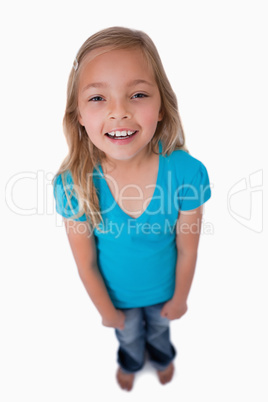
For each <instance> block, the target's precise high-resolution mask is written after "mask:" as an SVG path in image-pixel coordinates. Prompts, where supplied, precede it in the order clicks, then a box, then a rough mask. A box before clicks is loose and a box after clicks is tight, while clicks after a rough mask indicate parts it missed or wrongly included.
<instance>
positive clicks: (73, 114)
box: [55, 27, 187, 227]
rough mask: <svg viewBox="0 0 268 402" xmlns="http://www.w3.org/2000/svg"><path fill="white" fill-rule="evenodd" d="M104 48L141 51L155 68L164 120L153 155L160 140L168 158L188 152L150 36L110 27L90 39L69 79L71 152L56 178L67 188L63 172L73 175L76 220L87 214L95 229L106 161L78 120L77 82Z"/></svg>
mask: <svg viewBox="0 0 268 402" xmlns="http://www.w3.org/2000/svg"><path fill="white" fill-rule="evenodd" d="M104 47H109V50H114V49H129V48H139V49H140V50H141V51H142V52H143V54H144V56H145V57H146V59H147V60H148V62H149V63H150V64H151V66H152V68H153V71H154V75H155V80H156V83H157V85H158V89H159V92H160V96H161V111H162V114H163V119H162V120H161V121H160V122H158V125H157V128H156V131H155V134H154V136H153V138H152V140H151V143H150V144H149V145H150V147H151V150H152V152H155V153H157V152H158V142H159V140H161V143H162V154H163V155H169V154H170V153H172V152H173V151H174V150H176V149H183V150H185V151H187V149H186V147H185V137H184V131H183V127H182V123H181V119H180V116H179V111H178V105H177V98H176V95H175V93H174V92H173V90H172V88H171V85H170V83H169V80H168V78H167V76H166V73H165V70H164V68H163V65H162V62H161V59H160V56H159V54H158V51H157V49H156V47H155V45H154V43H153V41H152V40H151V39H150V37H149V36H148V35H147V34H145V33H144V32H142V31H137V30H133V29H129V28H124V27H111V28H107V29H104V30H101V31H99V32H97V33H95V34H94V35H92V36H90V37H89V38H88V39H87V40H86V41H85V42H84V44H83V45H82V46H81V48H80V49H79V51H78V53H77V56H76V59H75V64H74V66H73V68H72V70H71V73H70V76H69V80H68V87H67V102H66V109H65V114H64V119H63V129H64V134H65V137H66V140H67V143H68V146H69V153H68V155H67V157H66V158H65V159H64V161H63V163H62V164H61V166H60V168H59V171H58V172H57V174H56V176H55V178H56V177H57V176H58V175H62V176H61V177H62V180H63V185H65V184H66V181H65V175H64V173H66V172H67V171H70V172H71V174H72V178H73V182H74V189H75V191H74V192H75V193H76V196H77V198H78V200H79V205H80V213H79V214H78V215H77V216H76V217H79V216H81V215H82V214H83V213H85V214H86V216H87V218H88V219H89V221H90V224H91V225H92V226H93V227H98V225H99V223H100V222H101V213H100V208H99V199H98V195H97V192H96V188H95V186H94V182H93V171H94V169H96V168H97V166H98V165H99V164H100V163H101V161H103V160H104V158H105V154H104V153H103V152H102V151H100V150H99V149H98V148H97V147H96V146H95V145H94V144H93V143H92V142H91V141H90V139H89V137H88V135H87V133H86V131H85V128H84V127H83V126H81V125H80V123H79V121H78V83H79V73H80V70H81V65H82V64H83V61H84V60H85V58H86V56H87V55H88V54H89V52H91V51H92V50H93V49H97V48H104ZM66 196H67V202H68V204H69V205H70V207H71V201H70V198H71V196H72V194H71V195H70V194H69V193H66Z"/></svg>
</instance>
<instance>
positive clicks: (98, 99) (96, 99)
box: [89, 96, 104, 102]
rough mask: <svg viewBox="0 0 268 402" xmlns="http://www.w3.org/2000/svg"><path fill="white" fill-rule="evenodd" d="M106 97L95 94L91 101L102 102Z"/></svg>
mask: <svg viewBox="0 0 268 402" xmlns="http://www.w3.org/2000/svg"><path fill="white" fill-rule="evenodd" d="M103 100H104V99H103V98H102V97H101V96H93V98H90V99H89V102H100V101H103Z"/></svg>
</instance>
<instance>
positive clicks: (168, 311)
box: [160, 299, 188, 320]
mask: <svg viewBox="0 0 268 402" xmlns="http://www.w3.org/2000/svg"><path fill="white" fill-rule="evenodd" d="M187 310H188V307H187V303H186V302H176V301H175V300H173V299H171V300H169V301H167V302H166V303H165V304H164V306H163V308H162V310H161V313H160V315H161V316H162V317H166V318H168V319H169V320H177V319H178V318H181V317H182V316H183V315H184V314H185V313H186V311H187Z"/></svg>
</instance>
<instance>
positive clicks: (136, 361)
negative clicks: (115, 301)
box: [115, 303, 176, 373]
mask: <svg viewBox="0 0 268 402" xmlns="http://www.w3.org/2000/svg"><path fill="white" fill-rule="evenodd" d="M163 305H164V303H160V304H156V305H154V306H148V307H142V308H133V309H124V310H122V311H123V312H124V314H125V316H126V320H125V328H124V329H123V330H118V329H116V330H115V333H116V337H117V339H118V341H119V349H118V359H117V361H118V363H119V365H120V367H121V370H122V371H123V372H125V373H134V372H136V371H138V370H140V369H141V368H142V367H143V365H144V362H145V354H146V352H147V353H148V356H149V360H150V361H151V363H152V365H153V366H154V367H155V368H156V369H157V370H160V371H161V370H164V369H165V368H166V367H167V366H168V365H169V364H170V362H171V361H172V360H173V359H174V357H175V355H176V351H175V349H174V347H173V345H172V344H171V342H170V331H169V320H168V319H167V318H164V317H161V315H160V312H161V309H162V307H163Z"/></svg>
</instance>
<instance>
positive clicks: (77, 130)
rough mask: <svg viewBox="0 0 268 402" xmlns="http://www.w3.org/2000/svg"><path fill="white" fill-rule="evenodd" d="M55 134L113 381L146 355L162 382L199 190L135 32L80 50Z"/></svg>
mask: <svg viewBox="0 0 268 402" xmlns="http://www.w3.org/2000/svg"><path fill="white" fill-rule="evenodd" d="M64 131H65V135H66V138H67V142H68V145H69V154H68V156H67V157H66V159H65V160H64V162H63V163H62V165H61V167H60V169H59V172H58V173H57V175H56V177H55V181H54V194H55V199H56V209H57V212H58V213H59V214H61V215H62V216H63V217H64V222H65V226H66V231H67V235H68V239H69V242H70V246H71V249H72V252H73V255H74V258H75V261H76V264H77V268H78V272H79V275H80V277H81V280H82V282H83V284H84V286H85V288H86V290H87V292H88V294H89V296H90V298H91V300H92V302H93V303H94V305H95V307H96V308H97V310H98V311H99V313H100V315H101V317H102V323H103V325H105V326H107V327H112V328H115V330H116V336H117V339H118V341H119V350H118V363H119V368H118V371H117V380H118V382H119V385H120V386H121V388H123V389H126V390H130V389H131V388H132V386H133V380H134V373H135V372H136V371H138V370H140V369H141V368H142V366H143V364H144V360H145V352H146V353H147V354H148V356H149V358H150V360H151V362H152V364H153V365H154V367H155V368H156V370H157V374H158V377H159V380H160V382H161V383H162V384H165V383H167V382H169V381H170V380H171V378H172V376H173V371H174V366H173V360H174V357H175V354H176V352H175V349H174V347H173V345H172V344H171V342H170V334H169V322H170V321H171V320H175V319H178V318H180V317H181V316H182V315H183V314H185V313H186V311H187V298H188V294H189V291H190V287H191V283H192V279H193V275H194V270H195V264H196V257H197V248H198V241H199V234H200V229H201V219H202V204H204V202H206V201H207V200H208V199H209V198H210V187H209V179H208V174H207V171H206V168H205V166H204V165H203V164H202V163H201V162H200V161H198V160H197V159H195V158H193V157H192V156H190V155H189V153H188V151H187V150H186V148H185V140H184V133H183V129H182V125H181V122H180V117H179V113H178V108H177V102H176V97H175V94H174V92H173V91H172V88H171V86H170V83H169V81H168V79H167V77H166V74H165V72H164V69H163V66H162V63H161V60H160V58H159V55H158V52H157V50H156V48H155V46H154V44H153V43H152V41H151V39H150V38H149V37H148V36H147V35H146V34H145V33H143V32H140V31H135V30H131V29H127V28H123V27H113V28H108V29H105V30H102V31H100V32H98V33H96V34H94V35H93V36H91V37H90V38H89V39H88V40H87V41H86V42H85V43H84V44H83V45H82V47H81V48H80V50H79V52H78V54H77V57H76V59H75V62H74V65H73V68H72V71H71V73H70V77H69V82H68V92H67V105H66V111H65V116H64Z"/></svg>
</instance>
